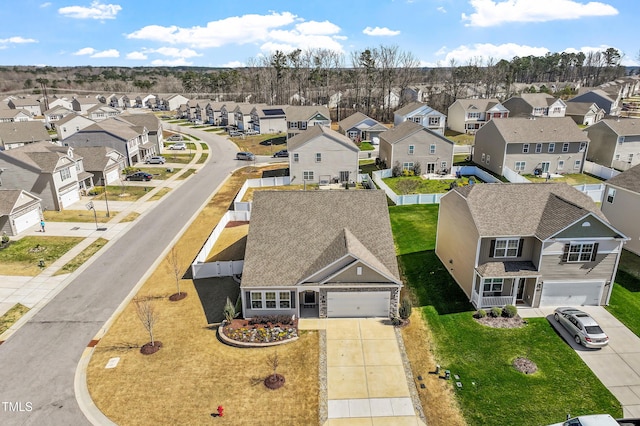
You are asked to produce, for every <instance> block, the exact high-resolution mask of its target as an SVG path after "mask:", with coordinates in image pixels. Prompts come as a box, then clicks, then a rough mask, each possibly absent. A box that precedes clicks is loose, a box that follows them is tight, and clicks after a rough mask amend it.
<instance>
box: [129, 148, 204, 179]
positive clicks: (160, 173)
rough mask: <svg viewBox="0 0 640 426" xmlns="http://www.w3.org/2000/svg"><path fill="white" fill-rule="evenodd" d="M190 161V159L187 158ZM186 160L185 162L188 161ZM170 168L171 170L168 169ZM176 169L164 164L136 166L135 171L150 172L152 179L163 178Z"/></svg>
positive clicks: (176, 169)
mask: <svg viewBox="0 0 640 426" xmlns="http://www.w3.org/2000/svg"><path fill="white" fill-rule="evenodd" d="M187 156H188V154H187ZM167 161H168V162H170V161H171V158H169V157H167ZM189 161H191V160H189ZM189 161H187V163H188V162H189ZM169 169H171V170H172V171H169ZM178 170H180V169H179V168H177V167H167V166H165V165H162V166H159V167H139V168H136V171H143V172H147V173H151V174H152V175H153V178H154V179H159V180H165V179H168V178H170V177H171V176H173V175H174V174H175V173H176V172H177V171H178Z"/></svg>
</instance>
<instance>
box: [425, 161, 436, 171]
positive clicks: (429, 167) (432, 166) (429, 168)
mask: <svg viewBox="0 0 640 426" xmlns="http://www.w3.org/2000/svg"><path fill="white" fill-rule="evenodd" d="M435 172H436V163H427V173H435Z"/></svg>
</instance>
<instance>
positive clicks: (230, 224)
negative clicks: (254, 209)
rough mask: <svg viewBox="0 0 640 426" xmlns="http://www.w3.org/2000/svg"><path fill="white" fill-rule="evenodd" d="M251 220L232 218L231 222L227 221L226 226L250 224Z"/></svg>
mask: <svg viewBox="0 0 640 426" xmlns="http://www.w3.org/2000/svg"><path fill="white" fill-rule="evenodd" d="M248 224H249V222H246V221H242V220H232V221H230V222H229V223H227V225H226V226H225V228H234V227H236V226H242V225H248Z"/></svg>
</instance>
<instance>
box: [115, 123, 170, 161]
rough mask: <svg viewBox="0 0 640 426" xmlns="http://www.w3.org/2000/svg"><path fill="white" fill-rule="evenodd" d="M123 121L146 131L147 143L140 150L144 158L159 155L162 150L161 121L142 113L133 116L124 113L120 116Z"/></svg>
mask: <svg viewBox="0 0 640 426" xmlns="http://www.w3.org/2000/svg"><path fill="white" fill-rule="evenodd" d="M120 117H122V118H123V119H124V120H126V121H127V122H128V123H131V124H133V125H134V126H138V128H139V129H142V128H144V129H146V131H147V142H145V143H144V144H143V145H142V146H141V147H140V149H141V150H142V151H145V152H144V153H143V155H144V157H145V158H146V157H149V156H153V155H157V154H160V153H161V152H162V148H163V137H162V132H163V127H162V121H161V120H158V117H156V116H155V114H153V113H144V114H140V113H137V114H133V113H130V112H125V113H123V114H121V115H120Z"/></svg>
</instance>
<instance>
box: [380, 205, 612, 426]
mask: <svg viewBox="0 0 640 426" xmlns="http://www.w3.org/2000/svg"><path fill="white" fill-rule="evenodd" d="M418 207H421V208H418ZM389 212H390V216H391V223H392V229H393V232H394V238H395V240H396V248H397V250H398V254H399V256H398V260H399V264H400V268H401V270H402V275H403V278H404V282H405V283H406V284H407V287H408V288H409V289H410V291H411V293H412V297H413V299H414V305H415V306H416V309H419V310H420V312H421V313H422V316H423V318H424V320H425V322H426V324H427V325H428V327H429V329H430V332H431V335H432V344H431V348H432V349H433V351H434V352H435V355H436V359H437V362H438V363H439V364H440V365H441V366H442V368H443V369H448V370H450V371H451V374H452V375H453V374H457V375H459V376H460V382H461V383H462V385H463V388H462V389H457V388H456V386H455V385H454V384H453V383H452V387H453V388H454V389H456V390H455V393H456V397H457V399H458V401H459V404H460V407H461V408H462V412H463V414H464V417H465V419H466V421H467V422H468V424H469V425H509V424H515V423H517V424H518V425H543V424H550V423H554V422H558V421H562V420H564V418H565V416H566V414H567V413H572V414H573V415H578V414H583V413H610V414H611V415H613V416H614V417H621V416H622V410H621V408H620V404H619V403H618V401H617V400H616V399H615V397H614V396H613V395H612V394H611V393H610V392H609V391H608V390H607V389H606V388H605V387H604V385H602V383H601V382H600V381H599V380H598V379H597V378H596V377H595V376H594V375H593V373H592V372H591V370H589V368H588V367H587V366H586V365H585V364H584V363H583V362H582V360H581V359H580V357H578V355H577V354H576V353H575V352H574V351H573V350H572V349H571V347H570V346H569V345H567V343H566V342H564V340H563V339H562V338H561V337H559V336H558V335H557V334H556V333H555V331H554V329H553V327H552V326H551V325H550V324H549V323H548V321H547V320H546V319H545V318H535V319H531V320H529V322H528V325H526V326H525V327H523V328H519V329H494V328H489V327H485V326H481V325H480V324H478V323H476V322H475V320H473V318H472V312H473V308H472V306H471V305H470V304H469V302H468V298H467V296H466V295H465V294H464V293H463V292H462V290H461V289H460V288H459V286H458V285H457V284H456V283H455V281H454V280H453V279H452V278H451V276H450V275H449V274H448V272H447V270H446V268H445V267H444V265H442V263H441V262H440V260H439V259H438V258H437V256H436V255H435V252H434V247H435V224H436V223H437V208H436V207H434V206H398V207H390V208H389ZM424 222H427V224H423V223H424ZM405 227H406V228H405ZM519 356H524V357H527V358H529V359H531V360H532V361H534V362H535V363H536V364H537V366H538V372H537V373H535V374H532V375H525V374H522V373H519V372H518V371H516V370H515V369H514V368H513V367H512V362H513V360H514V358H516V357H519ZM577 389H579V392H578V391H576V390H577ZM515 419H517V421H515ZM514 422H515V423H514Z"/></svg>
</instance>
